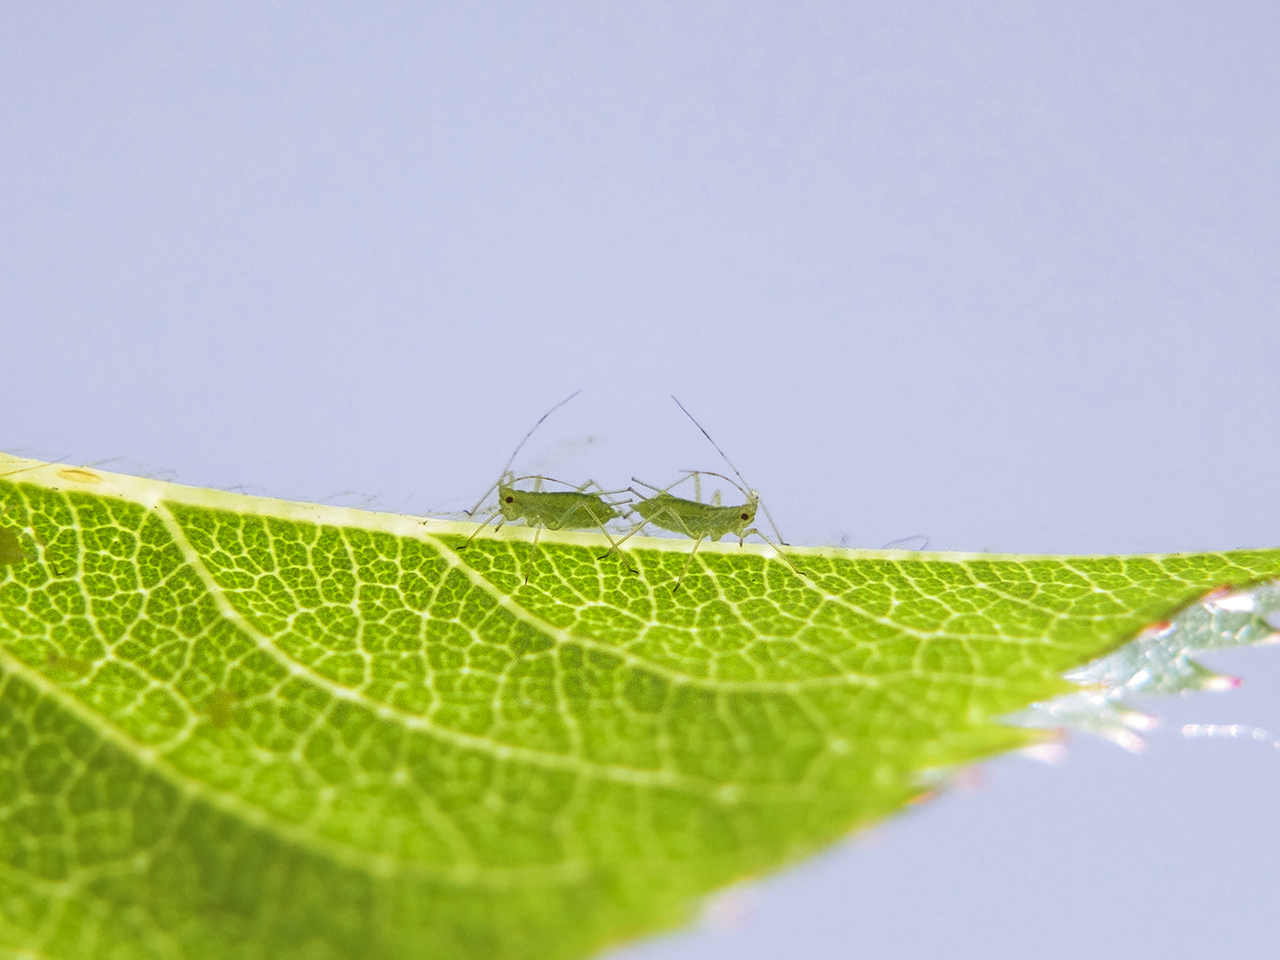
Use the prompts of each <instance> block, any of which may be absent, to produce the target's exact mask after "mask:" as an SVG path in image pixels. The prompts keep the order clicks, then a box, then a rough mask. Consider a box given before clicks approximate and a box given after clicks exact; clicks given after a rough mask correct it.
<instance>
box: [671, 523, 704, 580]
mask: <svg viewBox="0 0 1280 960" xmlns="http://www.w3.org/2000/svg"><path fill="white" fill-rule="evenodd" d="M705 539H706V538H705V537H699V538H698V539H697V540H695V541H693V549H692V550H690V551H689V556H687V557H685V561H684V569H683V570H681V571H680V576H678V577H676V585H675V586H674V587H672V588H671V592H672V593H675V592H676V591H677V590H679V589H680V581H681V580H683V579H684V575H685V574H686V573H688V572H689V564H691V563H693V555H694V554H695V553H697V552H698V547H699V546H701V545H702V541H703V540H705Z"/></svg>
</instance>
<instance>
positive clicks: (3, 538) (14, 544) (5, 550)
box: [0, 527, 30, 566]
mask: <svg viewBox="0 0 1280 960" xmlns="http://www.w3.org/2000/svg"><path fill="white" fill-rule="evenodd" d="M27 559H30V558H29V557H28V556H27V552H26V551H25V550H23V549H22V541H21V540H19V539H18V531H17V530H15V529H13V527H0V566H3V565H4V564H6V563H21V562H22V561H23V560H27Z"/></svg>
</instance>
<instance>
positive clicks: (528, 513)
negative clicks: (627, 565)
mask: <svg viewBox="0 0 1280 960" xmlns="http://www.w3.org/2000/svg"><path fill="white" fill-rule="evenodd" d="M580 392H581V391H575V392H574V393H572V394H570V395H569V396H568V397H565V399H563V400H561V401H560V402H559V403H557V404H556V405H555V406H554V407H552V408H551V409H550V410H548V411H547V412H546V413H544V414H543V415H542V416H541V417H540V418H539V419H538V422H537V423H535V424H534V425H533V427H532V428H531V429H530V430H529V432H528V433H526V434H525V435H524V440H521V441H520V443H519V444H518V445H517V446H516V449H515V451H514V452H513V453H512V454H511V457H510V459H508V460H507V464H506V466H505V467H503V468H502V476H501V478H500V479H499V480H498V482H497V483H495V484H494V485H493V487H490V488H489V489H488V490H486V491H485V492H484V496H482V497H481V498H480V500H479V501H478V502H477V503H476V505H475V507H473V508H472V509H471V510H469V511H467V512H468V513H469V514H474V513H475V512H476V510H478V509H479V508H480V504H481V503H483V502H484V501H485V498H486V497H488V496H489V493H490V492H491V491H492V490H493V489H494V487H497V489H498V508H497V509H496V510H494V511H493V512H492V513H490V514H489V516H488V517H487V518H486V519H485V521H484V523H482V524H480V526H479V527H477V528H476V532H475V533H473V534H472V535H471V536H470V537H468V538H467V543H466V544H464V548H465V546H469V545H470V543H471V541H472V540H474V539H475V537H476V534H477V533H479V532H480V531H481V530H483V529H484V528H485V527H486V526H487V525H488V524H489V521H491V520H493V519H494V518H495V517H499V518H500V519H499V520H498V524H497V527H495V528H494V529H498V527H501V526H502V525H503V524H504V523H506V522H507V521H515V520H523V521H524V522H525V523H526V524H527V525H528V526H531V527H533V528H534V535H533V544H532V545H531V546H530V548H529V559H528V561H527V563H526V566H525V569H526V573H525V582H526V583H528V582H529V575H528V572H527V571H528V568H529V566H530V565H531V564H532V563H533V559H534V557H535V556H536V554H537V549H538V537H539V536H540V535H541V533H542V529H543V528H544V527H545V528H547V529H548V530H589V529H598V530H599V531H600V532H601V533H603V534H604V535H605V538H606V539H607V540H608V541H609V550H608V551H607V552H606V553H605V554H604V556H608V555H609V554H610V553H613V552H614V551H615V550H617V549H618V544H617V543H616V542H615V541H614V539H613V537H612V536H611V535H610V534H609V531H608V529H607V528H606V527H605V524H606V523H608V522H609V521H610V520H617V519H619V518H620V517H623V516H625V514H623V513H620V512H619V511H618V509H617V508H618V507H619V506H622V505H623V503H628V502H630V501H622V502H621V503H619V502H610V501H607V500H605V497H608V496H614V495H616V494H619V493H625V492H626V491H624V490H605V489H604V488H602V487H601V486H600V485H599V484H598V483H596V482H595V481H594V480H588V481H587V482H586V483H584V484H582V485H581V486H579V487H576V488H572V489H569V490H543V489H542V485H543V483H544V482H547V481H550V482H551V483H560V484H563V485H564V486H566V487H571V486H572V485H571V484H568V483H564V481H562V480H554V479H552V478H550V477H542V476H527V477H517V476H516V475H515V474H514V473H512V472H511V469H510V468H511V464H512V463H514V462H515V459H516V454H518V453H519V452H520V448H521V447H523V446H524V445H525V441H527V440H528V439H529V438H530V437H531V436H533V431H534V430H537V429H538V427H539V426H541V424H542V421H543V420H546V419H547V417H549V416H551V414H552V413H554V412H555V411H556V410H558V409H559V408H560V407H562V406H564V405H565V404H566V403H568V402H569V401H570V400H572V399H573V398H574V397H576V396H577V395H578V393H580ZM523 480H532V481H533V489H532V490H522V489H520V488H519V487H517V486H516V484H517V483H519V482H521V481H523ZM590 488H594V490H592V489H590Z"/></svg>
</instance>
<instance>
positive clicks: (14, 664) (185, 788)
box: [0, 645, 585, 888]
mask: <svg viewBox="0 0 1280 960" xmlns="http://www.w3.org/2000/svg"><path fill="white" fill-rule="evenodd" d="M0 664H2V665H3V666H4V669H5V671H6V672H8V673H10V674H12V675H14V676H16V677H18V678H19V679H21V680H22V681H23V682H24V683H27V684H29V685H30V686H31V687H32V688H34V689H35V690H37V691H38V692H39V693H40V694H41V695H43V696H45V697H47V698H48V699H50V700H53V701H54V702H56V703H57V704H58V705H59V706H60V707H61V708H62V709H64V710H66V711H67V712H68V713H70V714H71V715H72V716H74V717H75V718H76V719H77V720H79V721H80V722H81V723H83V724H85V726H86V727H88V728H89V729H90V730H92V731H93V732H94V733H95V734H96V735H97V736H98V737H100V738H101V739H102V740H105V741H106V742H108V743H110V744H111V745H112V746H114V747H116V748H117V749H118V750H120V751H121V752H122V753H123V754H124V755H125V756H127V757H129V758H130V759H132V760H133V761H134V762H135V763H137V764H138V765H139V766H140V767H142V768H143V769H145V770H148V771H150V772H152V773H154V774H156V775H158V776H160V777H163V778H164V779H165V780H166V781H168V782H169V783H172V784H173V785H174V787H175V788H176V789H177V790H178V792H179V793H180V794H182V796H183V797H184V798H185V799H187V800H188V801H200V802H203V803H207V804H209V805H210V806H212V807H214V808H216V809H218V810H220V811H222V812H223V813H227V814H230V815H231V816H233V817H235V818H236V819H238V820H241V821H242V822H244V823H246V824H248V825H249V826H251V827H254V828H256V829H259V830H262V831H264V832H267V833H270V834H271V835H273V836H276V837H279V838H280V839H282V840H284V841H285V842H287V843H289V844H291V845H293V846H295V847H299V848H301V849H304V850H307V851H309V852H311V853H314V854H317V855H319V856H320V857H322V858H324V859H327V860H331V861H333V862H335V863H338V864H340V865H341V866H344V867H348V868H350V869H355V870H360V871H362V872H365V873H368V874H370V875H371V876H374V877H379V878H383V879H390V878H394V877H401V876H403V877H416V878H420V879H427V880H444V881H448V882H452V883H455V884H457V885H458V886H486V887H498V888H506V887H512V886H518V885H524V884H530V883H570V882H573V881H574V880H576V879H577V878H579V877H580V876H581V875H582V874H583V872H584V869H585V867H584V865H583V864H581V863H578V862H565V863H561V864H556V865H554V866H538V867H495V866H487V865H483V864H476V863H464V864H459V865H457V866H452V867H446V866H429V865H427V864H424V863H422V862H421V861H414V860H408V861H406V860H401V859H398V858H396V857H393V856H391V855H384V854H378V853H372V852H369V851H366V850H360V849H359V848H358V847H352V846H349V845H346V844H342V843H339V842H337V841H335V840H329V839H327V838H325V837H323V836H320V835H319V834H317V833H315V832H314V831H313V830H309V829H307V828H306V827H304V826H300V825H299V824H295V823H290V822H289V821H287V820H281V819H280V818H278V817H275V816H273V815H272V814H270V813H269V812H267V811H266V810H264V809H263V808H261V807H257V806H254V805H253V804H250V803H246V802H245V801H243V800H241V799H240V798H239V797H238V796H236V795H235V794H232V793H227V792H224V791H220V790H217V789H215V788H214V787H211V786H210V785H209V784H207V783H205V782H204V781H202V780H198V779H196V778H194V777H192V776H191V775H190V774H187V773H185V772H184V771H182V770H181V769H179V768H178V767H175V766H174V765H173V764H172V763H170V762H169V761H168V760H166V759H165V758H164V757H163V755H162V754H161V753H160V752H159V751H157V750H152V749H149V748H145V747H140V746H139V745H138V743H137V742H136V741H134V740H133V739H132V738H131V737H130V736H129V735H128V734H127V733H125V732H124V731H123V730H121V729H120V728H119V727H117V726H116V725H115V724H114V723H112V722H111V721H110V720H109V719H108V718H106V717H104V716H103V715H102V714H100V713H97V712H96V711H94V710H92V709H91V708H90V707H89V706H87V705H86V704H85V703H84V702H82V701H81V700H79V699H78V698H76V697H73V696H71V695H70V694H68V693H67V691H65V690H63V689H62V688H61V687H60V686H58V685H56V684H54V683H52V682H51V681H49V680H48V678H46V677H45V676H44V675H43V674H41V673H39V672H38V671H35V670H32V669H31V668H30V667H29V666H27V665H26V664H25V663H23V662H22V661H21V660H19V659H17V658H16V657H14V656H13V655H12V654H11V653H9V652H8V650H7V649H5V647H4V646H3V645H0Z"/></svg>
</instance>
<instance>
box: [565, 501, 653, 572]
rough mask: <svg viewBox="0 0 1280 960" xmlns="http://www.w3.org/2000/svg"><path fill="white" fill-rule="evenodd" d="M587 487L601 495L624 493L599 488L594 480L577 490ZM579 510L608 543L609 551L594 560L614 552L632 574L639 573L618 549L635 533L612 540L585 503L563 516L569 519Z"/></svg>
mask: <svg viewBox="0 0 1280 960" xmlns="http://www.w3.org/2000/svg"><path fill="white" fill-rule="evenodd" d="M588 486H594V487H595V488H596V489H597V490H599V491H600V492H601V494H614V493H623V492H624V491H622V490H605V489H604V488H603V487H601V486H600V484H598V483H596V482H595V481H594V480H588V481H587V482H586V483H584V484H583V485H582V486H580V487H579V488H578V490H579V491H582V490H586V488H587V487H588ZM579 509H581V510H582V511H583V512H584V513H586V515H587V516H589V517H590V518H591V522H592V523H594V524H595V525H596V526H597V527H599V528H600V532H601V533H603V534H604V538H605V539H606V540H608V541H609V549H608V550H606V551H605V552H604V553H602V554H601V555H600V556H598V557H596V559H597V560H603V559H604V558H605V557H607V556H609V554H611V553H615V552H616V553H617V554H618V559H619V560H621V561H622V564H623V566H625V567H626V568H627V569H628V570H630V571H631V572H632V573H639V572H640V571H638V570H637V569H636V568H635V567H633V566H632V565H631V564H630V563H629V562H628V561H627V559H626V557H624V556H623V555H622V551H621V550H619V549H618V548H619V547H620V546H621V545H622V544H623V543H624V542H625V541H626V539H627V537H630V536H631V534H633V533H635V531H634V530H632V531H631V533H628V534H627V536H626V537H623V538H622V539H621V540H614V539H613V537H612V536H611V535H610V533H609V528H608V527H606V526H605V525H604V521H603V520H601V519H600V517H599V516H597V515H596V512H595V511H594V510H592V509H591V505H590V504H589V503H587V502H586V501H583V502H582V503H581V504H579V505H578V506H575V507H574V508H573V510H570V511H569V512H568V513H566V514H565V516H566V517H569V516H571V515H572V514H573V512H574V510H579Z"/></svg>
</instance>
